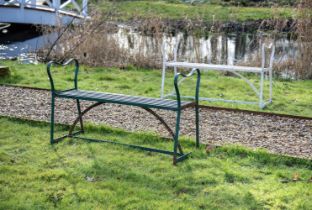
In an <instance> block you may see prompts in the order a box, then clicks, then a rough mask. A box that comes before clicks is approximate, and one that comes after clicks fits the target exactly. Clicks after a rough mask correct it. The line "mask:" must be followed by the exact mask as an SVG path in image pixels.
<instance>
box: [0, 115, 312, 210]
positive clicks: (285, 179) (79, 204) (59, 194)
mask: <svg viewBox="0 0 312 210" xmlns="http://www.w3.org/2000/svg"><path fill="white" fill-rule="evenodd" d="M0 128H1V129H0V174H1V175H0V186H1V187H0V209H54V208H58V209H311V208H312V200H311V197H312V183H311V176H312V172H311V170H312V163H311V161H309V160H302V159H295V158H290V157H282V156H277V155H271V154H268V153H266V152H265V151H262V150H257V151H251V150H247V149H244V148H241V147H238V146H231V147H230V146H228V147H220V148H217V149H215V150H214V151H212V152H210V153H208V154H206V152H205V150H204V148H203V147H202V148H200V149H198V150H195V148H194V143H193V142H194V140H191V139H187V138H183V139H182V145H184V146H185V149H186V150H188V151H193V153H192V155H191V157H190V158H189V159H188V160H186V161H184V162H182V163H179V164H178V165H177V166H173V165H172V162H171V158H170V157H169V156H167V155H162V154H155V153H149V152H143V151H138V150H134V149H129V148H125V147H120V146H116V145H111V144H100V143H87V142H84V141H79V140H70V139H66V140H65V141H63V142H61V143H59V144H57V145H53V146H51V145H50V144H49V125H48V124H47V123H39V122H32V121H31V122H30V121H23V120H18V119H10V118H5V117H0ZM57 129H58V130H59V132H58V135H60V134H61V133H63V131H64V130H65V129H66V127H65V126H64V127H63V126H57ZM86 130H87V133H88V135H89V136H91V137H97V136H100V135H101V136H102V138H105V139H112V140H117V141H121V142H128V143H129V142H131V143H136V144H140V145H148V146H151V147H157V148H171V147H172V143H171V142H168V141H167V140H164V139H162V138H159V137H157V136H154V135H151V134H146V133H144V134H143V133H128V132H124V131H122V130H118V129H111V128H108V127H103V126H93V125H88V126H87V129H86ZM309 180H310V181H309Z"/></svg>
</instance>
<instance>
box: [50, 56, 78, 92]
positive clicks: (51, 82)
mask: <svg viewBox="0 0 312 210" xmlns="http://www.w3.org/2000/svg"><path fill="white" fill-rule="evenodd" d="M72 63H74V65H75V76H74V89H77V88H78V72H79V62H78V60H77V59H74V58H71V59H69V60H67V61H66V62H64V63H59V62H56V61H50V62H49V63H48V65H47V73H48V76H49V80H50V84H51V91H52V92H55V91H56V89H55V86H54V81H53V77H52V74H51V67H52V66H67V65H70V64H72ZM63 91H66V90H63Z"/></svg>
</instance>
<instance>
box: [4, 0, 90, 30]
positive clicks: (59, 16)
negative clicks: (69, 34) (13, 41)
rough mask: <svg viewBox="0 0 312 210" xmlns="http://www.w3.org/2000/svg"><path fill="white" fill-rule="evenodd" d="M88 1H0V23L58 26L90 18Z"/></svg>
mask: <svg viewBox="0 0 312 210" xmlns="http://www.w3.org/2000/svg"><path fill="white" fill-rule="evenodd" d="M87 5H88V0H82V3H79V2H78V1H76V0H0V23H12V24H14V23H16V24H32V25H48V26H57V25H64V24H68V23H71V22H74V23H76V22H79V21H80V20H81V19H83V18H86V17H87V16H88V6H87Z"/></svg>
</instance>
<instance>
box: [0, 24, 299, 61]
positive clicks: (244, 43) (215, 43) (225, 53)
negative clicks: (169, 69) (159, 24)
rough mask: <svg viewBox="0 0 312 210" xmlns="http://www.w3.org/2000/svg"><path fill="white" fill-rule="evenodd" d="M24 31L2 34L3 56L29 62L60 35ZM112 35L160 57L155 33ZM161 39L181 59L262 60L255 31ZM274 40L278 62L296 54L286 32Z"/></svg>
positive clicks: (128, 45)
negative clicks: (9, 35) (15, 36)
mask: <svg viewBox="0 0 312 210" xmlns="http://www.w3.org/2000/svg"><path fill="white" fill-rule="evenodd" d="M0 29H1V28H0ZM0 32H1V31H0ZM6 33H7V31H6ZM23 33H24V32H23ZM23 33H20V31H19V32H18V34H19V35H22V36H23V35H24V36H25V39H23V38H21V39H17V40H9V39H8V38H6V40H4V39H3V38H1V36H0V59H12V58H18V59H19V60H23V61H25V62H27V59H28V60H29V59H30V60H31V59H34V57H35V56H34V55H35V54H33V52H36V51H37V50H38V49H41V48H43V47H46V46H47V44H48V43H52V42H53V41H54V40H55V39H56V38H57V35H56V34H49V35H41V34H38V33H35V34H34V35H33V36H30V35H29V34H23ZM2 36H3V34H2ZM110 36H111V38H112V39H115V40H116V42H117V43H118V44H119V47H121V48H125V49H127V50H128V52H129V54H136V53H141V54H143V55H145V56H149V55H155V54H157V55H158V54H159V57H160V58H161V53H162V52H161V46H162V41H159V39H156V38H155V37H152V36H146V35H142V34H141V33H140V32H137V31H134V30H132V28H129V27H124V26H120V27H119V28H118V30H117V32H116V33H113V34H111V35H110ZM162 39H164V40H165V41H166V43H167V47H166V54H167V55H168V56H172V53H173V50H174V47H175V46H176V45H177V44H178V60H179V61H190V62H191V61H193V62H204V63H216V64H228V65H234V64H237V63H251V64H254V65H258V64H259V61H260V60H259V56H258V55H259V51H260V50H259V49H260V47H259V46H260V42H261V41H260V38H259V36H258V34H256V33H254V34H246V33H232V34H211V35H209V36H208V37H199V38H198V37H194V36H185V35H184V34H183V33H178V34H177V35H176V36H175V37H169V36H167V35H163V37H162ZM275 44H276V56H275V63H279V62H283V61H286V60H287V59H290V58H295V56H296V42H295V41H293V40H291V39H289V38H288V37H287V36H286V35H281V36H280V37H279V38H277V39H276V42H275Z"/></svg>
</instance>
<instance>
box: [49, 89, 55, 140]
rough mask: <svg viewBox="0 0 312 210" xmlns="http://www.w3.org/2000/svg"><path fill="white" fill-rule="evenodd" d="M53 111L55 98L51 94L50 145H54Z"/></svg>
mask: <svg viewBox="0 0 312 210" xmlns="http://www.w3.org/2000/svg"><path fill="white" fill-rule="evenodd" d="M54 110H55V97H54V95H53V93H52V99H51V124H50V143H51V144H54V143H55V142H54Z"/></svg>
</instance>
